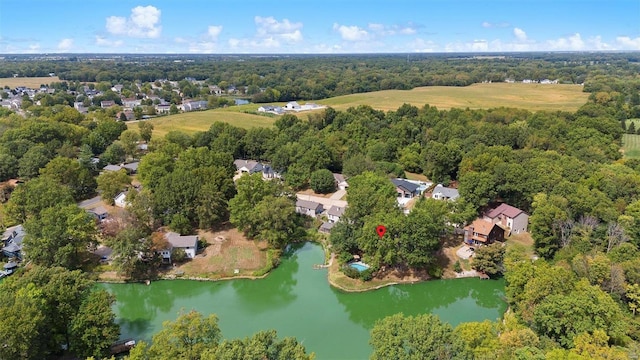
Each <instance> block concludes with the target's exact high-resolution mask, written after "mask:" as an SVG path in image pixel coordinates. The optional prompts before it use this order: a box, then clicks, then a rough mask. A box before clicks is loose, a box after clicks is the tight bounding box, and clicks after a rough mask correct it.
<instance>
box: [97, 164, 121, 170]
mask: <svg viewBox="0 0 640 360" xmlns="http://www.w3.org/2000/svg"><path fill="white" fill-rule="evenodd" d="M120 169H122V166H120V165H112V164H109V165H107V166H105V167H103V168H102V170H103V171H120Z"/></svg>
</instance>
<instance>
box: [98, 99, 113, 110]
mask: <svg viewBox="0 0 640 360" xmlns="http://www.w3.org/2000/svg"><path fill="white" fill-rule="evenodd" d="M115 105H116V103H115V102H114V101H113V100H103V101H100V107H101V108H103V109H106V108H109V107H112V106H115Z"/></svg>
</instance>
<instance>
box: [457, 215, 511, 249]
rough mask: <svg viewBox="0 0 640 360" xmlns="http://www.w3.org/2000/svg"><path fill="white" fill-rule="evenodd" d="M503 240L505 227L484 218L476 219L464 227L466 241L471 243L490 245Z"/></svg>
mask: <svg viewBox="0 0 640 360" xmlns="http://www.w3.org/2000/svg"><path fill="white" fill-rule="evenodd" d="M503 240H504V229H503V228H501V227H500V225H498V224H495V223H492V222H489V221H486V220H483V219H476V220H475V221H474V222H472V223H471V224H470V225H467V226H465V228H464V242H465V243H467V244H469V245H489V244H491V243H493V242H494V241H503Z"/></svg>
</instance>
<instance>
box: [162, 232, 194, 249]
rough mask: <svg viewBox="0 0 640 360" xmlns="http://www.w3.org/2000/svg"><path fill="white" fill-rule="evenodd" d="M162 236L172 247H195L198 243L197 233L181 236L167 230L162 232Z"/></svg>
mask: <svg viewBox="0 0 640 360" xmlns="http://www.w3.org/2000/svg"><path fill="white" fill-rule="evenodd" d="M164 237H165V239H167V241H168V242H169V244H171V246H172V247H174V248H186V247H196V246H197V245H198V236H197V235H186V236H182V235H180V234H178V233H174V232H168V233H166V234H164Z"/></svg>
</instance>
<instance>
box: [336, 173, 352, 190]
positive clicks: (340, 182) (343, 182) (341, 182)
mask: <svg viewBox="0 0 640 360" xmlns="http://www.w3.org/2000/svg"><path fill="white" fill-rule="evenodd" d="M333 179H334V180H335V182H336V188H337V189H338V190H346V189H347V188H348V187H349V184H348V183H347V179H346V178H345V177H344V175H342V174H336V173H333Z"/></svg>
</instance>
